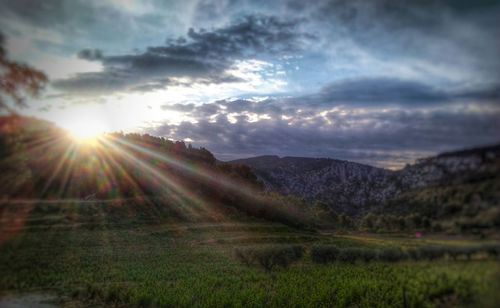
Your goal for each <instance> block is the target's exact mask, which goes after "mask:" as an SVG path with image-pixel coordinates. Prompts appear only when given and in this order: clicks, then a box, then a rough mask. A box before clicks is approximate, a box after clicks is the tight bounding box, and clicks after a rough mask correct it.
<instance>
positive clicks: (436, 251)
mask: <svg viewBox="0 0 500 308" xmlns="http://www.w3.org/2000/svg"><path fill="white" fill-rule="evenodd" d="M445 253H446V251H445V249H444V248H443V247H434V246H429V247H422V248H420V258H421V259H427V260H436V259H439V258H442V257H444V255H445Z"/></svg>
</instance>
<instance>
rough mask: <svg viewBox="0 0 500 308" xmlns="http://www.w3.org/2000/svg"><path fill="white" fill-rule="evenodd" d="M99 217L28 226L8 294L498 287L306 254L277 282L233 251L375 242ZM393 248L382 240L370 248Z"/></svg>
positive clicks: (473, 268) (90, 299) (464, 276)
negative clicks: (321, 260) (316, 258)
mask: <svg viewBox="0 0 500 308" xmlns="http://www.w3.org/2000/svg"><path fill="white" fill-rule="evenodd" d="M96 213H97V214H96V215H92V218H91V219H90V220H89V221H91V222H93V224H90V225H73V224H71V223H67V222H62V221H63V220H58V221H59V223H57V224H52V223H51V224H46V225H44V224H41V223H40V216H37V217H34V218H33V219H32V221H31V222H30V221H27V223H26V225H25V228H23V230H22V231H21V233H19V234H17V236H15V237H13V238H12V239H10V240H9V241H8V242H6V243H4V244H3V245H2V246H1V247H0V290H1V291H3V292H32V291H40V290H45V291H50V292H56V293H58V294H60V295H61V296H64V297H71V298H74V299H77V300H78V301H79V302H80V303H82V305H83V304H85V305H99V304H107V305H110V304H113V305H118V306H122V305H126V306H129V305H130V306H182V307H191V306H254V307H262V306H281V307H283V306H291V307H298V306H315V307H317V306H324V307H331V306H339V307H344V306H359V307H388V306H392V307H403V306H405V305H406V306H409V307H425V306H429V307H432V306H456V305H481V306H485V305H487V304H488V303H487V301H488V300H491V301H494V299H492V296H493V295H492V293H489V291H490V287H491V286H492V285H494V283H495V282H496V281H497V280H496V276H495V275H496V273H497V272H498V270H499V266H498V264H497V263H496V261H456V262H452V261H445V260H441V261H435V262H410V261H405V262H398V263H395V264H388V263H381V262H374V263H368V264H364V263H357V264H346V263H333V264H328V265H320V264H315V263H312V262H311V261H310V259H309V257H308V256H307V255H306V256H305V257H304V258H303V259H302V260H301V261H300V262H298V263H294V264H293V265H292V266H291V267H290V268H288V269H284V270H279V271H275V272H272V273H271V274H269V273H266V272H264V271H263V270H261V269H259V268H254V267H246V266H244V265H242V264H241V263H239V262H237V261H236V260H235V258H234V257H233V254H232V252H233V249H234V248H235V247H242V246H245V247H246V246H249V245H250V246H261V245H276V244H278V243H280V244H282V243H288V242H293V243H301V244H302V245H304V246H305V247H310V245H312V244H314V243H330V244H335V245H338V246H341V247H342V246H343V247H351V246H363V245H365V243H364V241H363V238H358V237H356V238H348V237H334V236H321V235H318V234H314V233H310V232H300V231H296V230H291V229H288V228H286V227H283V226H280V225H275V224H267V223H263V222H256V221H246V222H224V223H214V222H210V223H181V222H172V221H170V222H168V223H155V224H149V223H148V224H145V223H138V224H130V225H128V226H127V227H125V226H123V225H122V224H119V225H114V224H113V223H111V222H110V221H109V220H107V217H106V215H104V214H102V212H96ZM98 213H101V214H102V215H101V214H98ZM58 215H61V213H59V212H57V213H55V214H54V215H53V216H51V217H58ZM89 217H90V216H89ZM34 221H36V223H34ZM393 241H394V240H391V239H387V241H386V242H384V241H383V240H381V239H380V238H378V239H377V241H376V242H374V241H370V240H368V241H367V242H369V243H368V244H366V245H365V246H369V247H374V246H376V245H381V246H384V245H387V243H391V245H392V244H393ZM414 243H415V244H414V245H418V242H415V240H414ZM72 303H74V301H73V302H72ZM63 304H64V303H63Z"/></svg>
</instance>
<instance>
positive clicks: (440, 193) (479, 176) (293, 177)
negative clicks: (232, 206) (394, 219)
mask: <svg viewBox="0 0 500 308" xmlns="http://www.w3.org/2000/svg"><path fill="white" fill-rule="evenodd" d="M230 163H233V164H244V165H247V166H249V167H251V168H252V169H253V170H254V172H255V173H256V174H257V176H258V177H259V179H261V180H262V182H263V183H264V185H265V188H266V190H268V191H277V192H280V193H283V194H290V195H295V196H299V197H301V198H304V199H306V200H310V201H313V200H321V201H322V202H324V203H326V204H327V205H328V206H330V207H331V208H333V209H335V210H336V211H338V212H343V213H347V214H350V215H351V216H354V217H360V216H362V215H364V214H366V213H368V212H372V211H375V212H379V213H381V212H384V213H395V214H401V213H406V214H408V213H420V214H425V215H427V216H429V217H436V216H439V213H440V212H446V210H443V208H444V207H445V206H450V207H452V206H455V207H460V211H462V208H464V207H472V205H470V204H471V203H474V202H475V203H476V207H477V203H478V202H479V203H480V204H481V205H480V206H479V207H480V209H479V210H475V211H472V212H474V213H475V214H474V215H476V214H477V215H479V213H480V212H481V208H483V210H485V209H488V211H490V209H491V207H494V208H496V207H497V206H498V205H499V200H500V195H499V191H500V185H499V182H500V145H495V146H490V147H483V148H476V149H468V150H462V151H456V152H449V153H443V154H440V155H437V156H435V157H430V158H425V159H420V160H418V161H417V162H416V163H415V164H413V165H408V166H406V167H405V168H404V169H402V170H398V171H390V170H385V169H380V168H376V167H372V166H368V165H362V164H358V163H353V162H348V161H342V160H335V159H325V158H302V157H283V158H280V157H278V156H259V157H253V158H247V159H240V160H235V161H231V162H230ZM474 200H475V201H474ZM478 200H480V201H478ZM450 202H453V203H455V205H450ZM460 211H459V212H460Z"/></svg>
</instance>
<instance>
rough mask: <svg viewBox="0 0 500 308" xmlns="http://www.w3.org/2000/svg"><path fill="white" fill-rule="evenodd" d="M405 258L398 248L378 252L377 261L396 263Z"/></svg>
mask: <svg viewBox="0 0 500 308" xmlns="http://www.w3.org/2000/svg"><path fill="white" fill-rule="evenodd" d="M407 257H408V255H407V254H406V253H405V252H404V251H402V250H401V249H398V248H385V249H382V250H379V252H378V259H379V260H380V261H385V262H397V261H401V260H404V259H406V258H407Z"/></svg>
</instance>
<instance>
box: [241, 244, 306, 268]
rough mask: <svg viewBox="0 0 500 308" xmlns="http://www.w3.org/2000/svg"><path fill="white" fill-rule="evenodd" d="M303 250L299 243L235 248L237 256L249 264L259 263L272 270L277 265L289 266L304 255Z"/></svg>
mask: <svg viewBox="0 0 500 308" xmlns="http://www.w3.org/2000/svg"><path fill="white" fill-rule="evenodd" d="M303 251H304V249H303V247H302V246H299V245H286V246H273V247H261V248H247V249H237V250H235V257H236V258H237V259H238V260H240V261H241V262H242V263H244V264H245V265H247V266H250V265H258V266H260V267H262V268H263V269H264V270H265V271H266V272H271V271H272V270H273V269H275V268H277V267H282V268H287V267H288V266H289V265H290V264H291V263H292V262H294V261H297V260H298V259H300V258H301V257H302V254H303Z"/></svg>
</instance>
